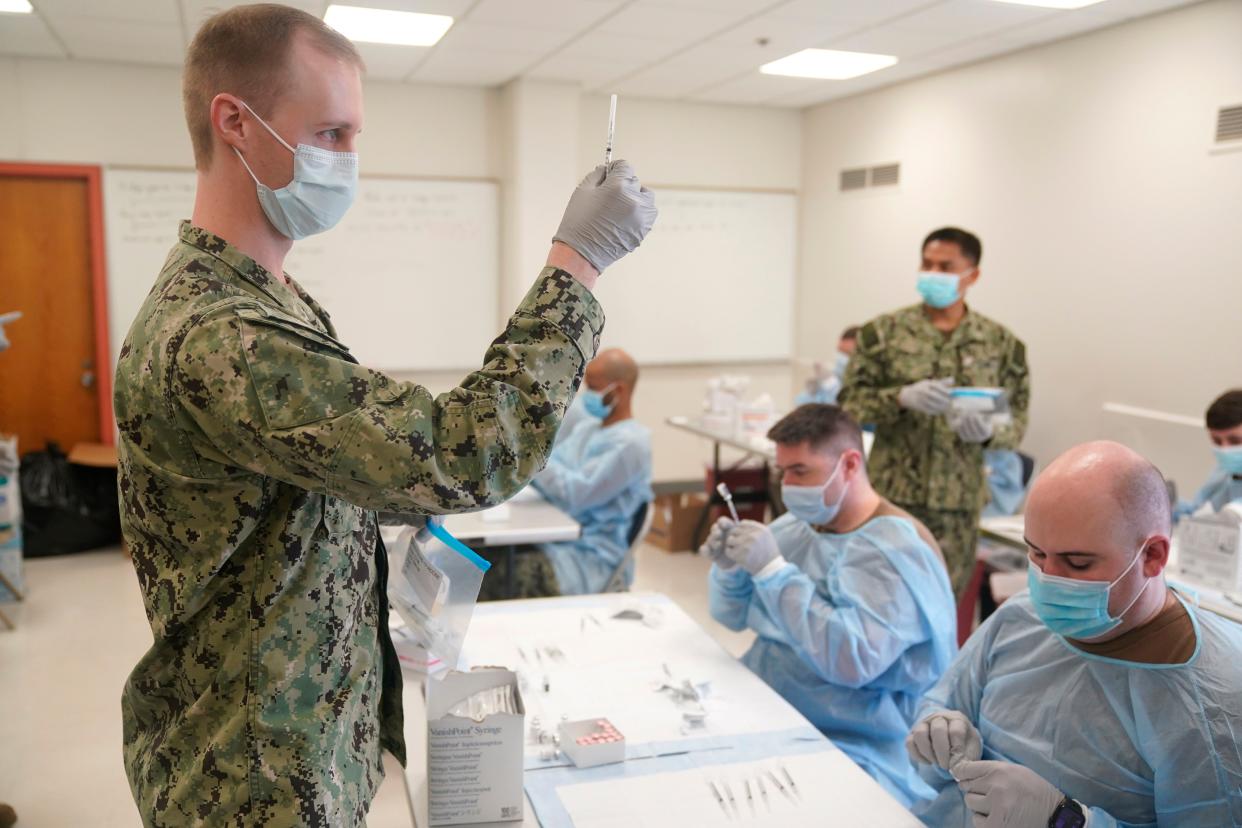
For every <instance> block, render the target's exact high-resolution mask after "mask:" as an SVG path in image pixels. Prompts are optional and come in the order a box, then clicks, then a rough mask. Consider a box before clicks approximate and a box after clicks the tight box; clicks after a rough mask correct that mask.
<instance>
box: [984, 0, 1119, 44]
mask: <svg viewBox="0 0 1242 828" xmlns="http://www.w3.org/2000/svg"><path fill="white" fill-rule="evenodd" d="M1110 5H1112V4H1111V3H1101V4H1099V5H1098V6H1088V7H1086V8H1083V9H1076V10H1074V11H1067V12H1062V13H1061V14H1054V15H1051V16H1049V17H1045V18H1043V19H1041V20H1035V21H1032V22H1031V23H1028V24H1027V25H1025V26H1020V27H1017V28H1014V29H1009V30H1006V31H1005V34H1004V37H1005V40H1007V41H1012V42H1014V43H1045V42H1049V41H1053V40H1059V39H1061V38H1065V37H1073V36H1074V35H1077V34H1081V33H1083V32H1089V31H1091V30H1092V29H1098V28H1100V27H1101V26H1108V25H1111V24H1112V23H1113V22H1115V19H1116V13H1115V12H1111V11H1106V10H1105V9H1106V7H1107V6H1110Z"/></svg>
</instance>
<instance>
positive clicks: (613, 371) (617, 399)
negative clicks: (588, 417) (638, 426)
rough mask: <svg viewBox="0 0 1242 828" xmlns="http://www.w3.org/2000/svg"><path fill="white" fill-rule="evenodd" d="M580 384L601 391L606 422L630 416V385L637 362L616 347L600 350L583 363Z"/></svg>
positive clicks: (635, 375) (605, 423)
mask: <svg viewBox="0 0 1242 828" xmlns="http://www.w3.org/2000/svg"><path fill="white" fill-rule="evenodd" d="M582 382H583V385H585V386H586V387H587V388H589V389H591V390H592V391H598V392H600V393H602V394H603V395H604V400H605V402H606V403H607V405H608V406H609V407H610V409H611V410H610V413H609V415H608V417H607V418H606V419H605V420H604V425H609V424H611V423H614V422H618V421H620V420H628V419H630V417H631V416H632V410H631V405H632V403H633V399H634V386H635V385H637V384H638V363H637V362H635V361H634V357H632V356H630V355H629V354H627V353H626V352H625V351H623V350H621V349H620V348H608V349H607V350H604V351H600V352H599V354H598V355H597V356H596V357H595V359H593V360H591V361H590V362H588V363H587V367H586V373H585V374H584V375H583V377H582Z"/></svg>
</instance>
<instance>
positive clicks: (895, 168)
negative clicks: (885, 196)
mask: <svg viewBox="0 0 1242 828" xmlns="http://www.w3.org/2000/svg"><path fill="white" fill-rule="evenodd" d="M900 180H901V165H900V164H884V165H882V166H879V167H872V168H871V186H872V187H890V186H892V185H894V184H896V183H898V181H900Z"/></svg>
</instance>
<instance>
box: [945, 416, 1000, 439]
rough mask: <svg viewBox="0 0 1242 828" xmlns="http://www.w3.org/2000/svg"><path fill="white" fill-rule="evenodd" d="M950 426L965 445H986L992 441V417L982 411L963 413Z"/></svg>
mask: <svg viewBox="0 0 1242 828" xmlns="http://www.w3.org/2000/svg"><path fill="white" fill-rule="evenodd" d="M949 425H950V426H951V427H952V428H953V430H954V431H955V432H957V436H958V437H960V438H961V439H962V442H963V443H986V442H987V441H988V440H991V439H992V432H993V427H992V417H991V415H989V414H984V413H983V412H981V411H963V412H962V413H961V415H959V416H957V417H955V418H954V419H953V420H952V421H951V422H950V423H949Z"/></svg>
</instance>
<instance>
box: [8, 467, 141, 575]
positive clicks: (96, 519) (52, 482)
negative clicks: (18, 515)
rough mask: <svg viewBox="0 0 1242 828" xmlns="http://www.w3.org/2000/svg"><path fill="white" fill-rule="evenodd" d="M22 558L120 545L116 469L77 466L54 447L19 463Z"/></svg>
mask: <svg viewBox="0 0 1242 828" xmlns="http://www.w3.org/2000/svg"><path fill="white" fill-rule="evenodd" d="M19 474H20V480H21V490H22V554H23V555H24V556H25V557H27V558H39V557H44V556H47V555H67V554H69V553H71V552H85V551H86V550H88V549H98V548H99V547H101V546H113V545H116V544H119V543H120V542H121V511H120V507H119V505H118V503H117V493H116V469H112V468H94V467H91V466H78V465H74V464H73V463H70V462H69V458H68V457H66V456H65V453H64V452H63V451H61V450H60V446H58V445H56V444H55V443H48V445H47V448H46V449H45V450H43V451H32V452H30V453H29V454H26V455H25V456H23V457H22V467H21V471H20V473H19Z"/></svg>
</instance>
